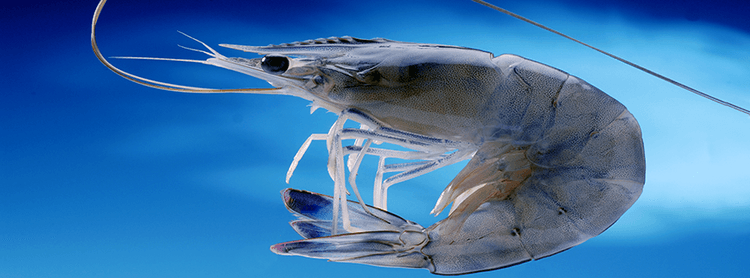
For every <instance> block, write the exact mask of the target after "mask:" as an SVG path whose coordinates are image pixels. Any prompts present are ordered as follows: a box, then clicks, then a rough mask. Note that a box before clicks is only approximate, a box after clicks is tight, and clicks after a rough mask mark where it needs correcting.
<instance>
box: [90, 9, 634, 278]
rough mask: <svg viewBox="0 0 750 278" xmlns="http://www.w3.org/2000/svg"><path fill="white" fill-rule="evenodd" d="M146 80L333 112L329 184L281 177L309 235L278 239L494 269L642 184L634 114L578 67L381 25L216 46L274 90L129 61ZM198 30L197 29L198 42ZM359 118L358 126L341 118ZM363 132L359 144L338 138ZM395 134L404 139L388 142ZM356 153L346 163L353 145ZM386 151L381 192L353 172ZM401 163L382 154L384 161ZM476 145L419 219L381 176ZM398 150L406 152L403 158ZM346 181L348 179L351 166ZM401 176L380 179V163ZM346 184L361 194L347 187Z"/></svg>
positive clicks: (435, 268)
mask: <svg viewBox="0 0 750 278" xmlns="http://www.w3.org/2000/svg"><path fill="white" fill-rule="evenodd" d="M105 2H106V1H105V0H103V1H101V2H100V4H99V6H98V7H97V11H96V13H95V15H94V19H93V23H92V45H93V48H94V52H95V53H96V55H97V57H98V58H99V59H100V61H101V62H102V63H104V64H105V65H106V66H107V67H108V68H110V69H111V70H113V71H114V72H116V73H118V74H120V75H121V76H123V77H125V78H128V79H130V80H132V81H134V82H137V83H139V84H143V85H146V86H151V87H155V88H159V89H165V90H171V91H181V92H198V93H259V94H280V95H293V96H297V97H301V98H304V99H306V100H309V101H311V102H312V106H313V109H316V108H324V109H326V110H328V111H331V112H334V113H337V114H338V115H339V118H338V120H337V121H336V122H335V123H334V124H333V126H332V127H331V128H330V130H329V131H328V133H326V134H313V135H311V136H310V137H309V138H308V140H306V141H305V143H303V145H302V147H301V148H300V150H299V152H298V153H297V155H296V156H295V157H294V161H293V163H292V166H291V167H290V169H289V172H288V175H287V180H288V179H289V177H291V175H292V173H293V170H294V168H295V167H296V165H297V162H298V161H299V159H301V157H302V156H303V154H304V152H305V151H306V150H307V148H308V146H309V145H310V142H311V141H313V140H325V141H326V143H327V148H328V152H329V161H328V165H327V168H328V172H329V175H330V176H331V178H332V179H333V181H334V188H335V189H334V194H333V196H325V195H321V194H317V193H312V192H306V191H301V190H293V189H287V190H284V191H283V192H282V196H283V199H284V202H285V204H286V206H287V208H288V209H289V210H290V211H291V212H292V213H294V214H295V215H297V216H298V217H299V220H296V221H293V222H291V225H292V227H293V228H294V229H295V230H296V231H297V232H298V233H299V234H300V235H301V236H302V237H304V238H305V239H304V240H300V241H292V242H286V243H280V244H276V245H274V246H272V247H271V250H272V251H273V252H276V253H278V254H285V255H301V256H308V257H314V258H326V259H330V260H334V261H342V262H355V263H364V264H372V265H379V266H389V267H409V268H426V269H428V270H429V271H431V272H432V273H435V274H465V273H472V272H477V271H486V270H492V269H497V268H502V267H507V266H512V265H515V264H519V263H523V262H526V261H529V260H533V259H539V258H543V257H546V256H550V255H553V254H556V253H559V252H562V251H564V250H567V249H568V248H570V247H573V246H575V245H578V244H580V243H582V242H584V241H586V240H587V239H589V238H592V237H594V236H596V235H598V234H600V233H601V232H603V231H604V230H606V229H607V228H608V227H609V226H611V225H612V224H613V223H614V222H615V221H616V220H617V219H618V218H619V217H620V216H621V215H622V214H623V213H624V212H625V211H626V210H627V209H628V208H630V206H631V205H632V204H633V203H634V202H635V201H636V200H637V199H638V197H639V196H640V194H641V192H642V189H643V185H644V183H645V159H644V149H643V142H642V139H641V131H640V128H639V126H638V123H637V122H636V120H635V118H634V117H633V115H631V114H630V112H628V110H627V109H626V108H625V106H623V105H622V104H620V103H619V102H618V101H616V100H615V99H613V98H611V97H610V96H608V95H607V94H605V93H603V92H602V91H600V90H598V89H597V88H595V87H594V86H592V85H590V84H588V83H586V82H585V81H583V80H581V79H578V78H576V77H575V76H572V75H569V74H567V73H565V72H563V71H560V70H558V69H555V68H552V67H550V66H547V65H544V64H541V63H538V62H534V61H531V60H528V59H525V58H522V57H519V56H515V55H509V54H504V55H500V56H494V55H493V54H492V53H489V52H485V51H481V50H476V49H470V48H463V47H456V46H445V45H435V44H419V43H406V42H397V41H391V40H387V39H357V38H351V37H331V38H327V39H318V40H310V41H303V42H294V43H289V44H281V45H269V46H262V47H256V46H242V45H221V46H223V47H227V48H231V49H236V50H242V51H245V52H251V53H256V54H261V55H264V56H263V57H261V58H252V59H247V58H229V57H225V56H223V55H221V54H220V53H218V52H217V51H215V50H214V49H212V48H210V47H209V46H208V45H205V44H203V43H201V44H202V45H203V46H204V47H205V48H206V49H207V51H202V50H195V49H193V50H195V51H199V52H203V53H205V54H207V55H209V56H210V57H211V58H209V59H207V60H205V61H199V60H185V59H168V58H140V57H120V58H125V59H151V60H168V61H184V62H195V63H203V64H208V65H213V66H217V67H222V68H226V69H229V70H233V71H237V72H240V73H244V74H247V75H250V76H253V77H256V78H260V79H263V80H265V81H267V82H269V83H270V84H271V85H272V86H273V88H269V89H233V90H219V89H204V88H196V87H189V86H182V85H175V84H169V83H163V82H158V81H153V80H149V79H145V78H141V77H138V76H136V75H132V74H130V73H126V72H124V71H122V70H120V69H118V68H116V67H114V66H113V65H112V64H111V63H109V62H108V61H107V60H106V59H105V58H104V57H103V56H102V55H101V53H100V52H99V49H98V47H97V45H96V41H95V32H94V31H95V26H96V21H97V19H98V17H99V14H100V12H101V9H102V7H103V6H104V3H105ZM196 41H197V40H196ZM349 120H352V121H354V122H357V123H359V124H360V128H344V124H345V123H346V122H347V121H349ZM349 139H354V140H355V141H354V143H353V144H352V145H344V143H343V142H344V140H349ZM383 142H385V143H390V144H394V145H398V146H401V147H404V148H405V149H407V150H393V149H389V148H386V147H379V146H378V144H380V143H383ZM347 155H348V161H347V162H345V161H344V157H345V156H347ZM365 155H373V156H377V157H379V166H378V169H377V175H376V181H375V185H374V189H373V190H374V193H373V196H374V200H373V204H374V205H373V206H369V205H366V204H365V201H364V200H363V199H362V198H361V197H360V194H359V189H358V187H357V185H356V182H355V180H354V177H356V175H357V172H358V171H359V166H360V162H361V160H362V158H363V157H364V156H365ZM394 158H395V159H398V160H399V161H401V162H399V163H390V164H387V163H386V159H394ZM467 159H470V161H469V162H468V164H467V166H466V167H465V168H464V169H463V170H461V172H460V173H459V174H458V175H457V176H456V177H455V178H454V179H453V181H451V182H450V183H449V184H448V186H447V187H446V188H445V190H444V191H443V193H442V195H441V196H440V198H439V199H438V200H437V203H436V205H435V208H434V209H433V211H432V213H434V214H438V213H440V212H441V211H443V210H444V209H445V208H447V207H448V205H451V204H452V207H451V208H450V210H449V213H448V216H447V218H445V219H444V220H442V221H440V222H438V223H436V224H434V225H432V226H430V227H427V228H424V227H422V226H420V225H419V224H417V223H414V222H411V221H408V220H404V219H402V218H400V217H398V216H396V215H395V214H392V213H390V212H388V211H387V190H388V187H390V186H392V185H394V184H396V183H400V182H403V181H406V180H409V179H412V178H415V177H418V176H420V175H422V174H425V173H427V172H430V171H433V170H436V169H439V168H441V167H444V166H447V165H451V164H453V163H456V162H460V161H464V160H467ZM404 161H405V162H404ZM347 169H348V170H349V172H350V173H349V179H348V180H347V179H346V170H347ZM388 172H395V173H396V174H394V175H391V176H389V177H388V178H384V177H385V173H388ZM347 183H348V184H349V188H350V189H351V190H352V191H353V193H354V195H355V196H356V197H357V202H353V201H349V200H347V198H346V193H347V191H348V190H347Z"/></svg>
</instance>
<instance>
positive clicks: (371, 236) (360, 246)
mask: <svg viewBox="0 0 750 278" xmlns="http://www.w3.org/2000/svg"><path fill="white" fill-rule="evenodd" d="M282 199H283V200H284V203H285V205H286V207H287V209H289V211H290V212H292V213H293V214H294V215H296V216H297V217H298V218H299V219H298V220H295V221H292V222H290V224H291V226H292V228H294V230H295V231H296V232H297V233H298V234H299V235H301V236H302V237H304V238H305V239H303V240H297V241H290V242H284V243H279V244H275V245H273V246H271V251H273V252H274V253H276V254H279V255H296V256H304V257H310V258H317V259H328V260H331V261H337V262H351V263H360V264H369V265H376V266H387V267H403V268H427V269H430V268H431V267H432V263H431V262H430V259H429V257H428V256H426V255H424V254H423V253H422V252H421V249H422V247H424V245H426V244H427V243H428V242H429V237H428V236H427V232H426V231H425V229H424V228H423V227H422V226H420V225H419V224H417V223H414V222H412V221H409V220H405V219H403V218H401V217H399V216H397V215H395V214H392V213H390V212H387V211H384V210H380V209H378V208H375V207H372V206H368V210H365V209H363V208H362V206H361V205H360V204H359V203H357V202H352V201H349V202H348V209H349V212H350V213H351V214H350V217H351V225H352V226H353V227H356V228H357V229H358V230H360V231H361V232H354V233H347V234H337V235H331V231H332V228H333V225H332V223H331V220H330V219H331V214H332V208H333V198H332V197H331V196H327V195H322V194H318V193H313V192H308V191H302V190H296V189H285V190H284V191H282ZM368 211H369V212H368ZM342 222H343V221H339V223H337V225H339V227H338V229H339V230H344V228H343V223H342Z"/></svg>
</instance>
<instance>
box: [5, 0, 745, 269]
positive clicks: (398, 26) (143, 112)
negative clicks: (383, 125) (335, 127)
mask: <svg viewBox="0 0 750 278" xmlns="http://www.w3.org/2000/svg"><path fill="white" fill-rule="evenodd" d="M492 2H493V3H495V4H498V5H500V6H503V7H505V8H508V9H511V10H512V11H515V12H517V13H519V14H522V15H525V16H527V17H529V18H532V19H534V20H537V21H539V22H541V23H543V24H547V25H548V26H550V27H553V28H555V29H558V30H560V31H562V32H565V33H567V34H568V35H571V36H573V37H576V38H578V39H581V40H583V41H585V42H588V43H590V44H593V45H595V46H598V47H600V48H603V49H606V50H609V51H611V52H613V53H615V54H617V55H621V56H622V57H625V58H627V59H630V60H631V61H633V62H636V63H639V64H641V65H643V66H646V67H647V68H650V69H652V70H655V71H656V72H659V73H661V74H664V75H667V76H669V77H672V78H674V79H676V80H679V81H682V82H684V83H686V84H688V85H690V86H693V87H695V88H697V89H699V90H703V91H705V92H707V93H710V94H713V95H714V96H717V97H719V98H722V99H725V100H728V101H731V102H734V103H736V104H738V105H740V106H743V107H745V108H749V107H750V89H749V88H750V22H749V21H748V20H749V19H748V14H750V6H748V5H750V4H748V3H747V1H736V2H735V1H708V0H691V1H675V2H669V1H577V0H569V1H534V3H526V2H531V1H500V0H496V1H492ZM601 2H609V3H607V4H604V3H601ZM95 5H96V2H95V1H70V2H62V1H49V2H44V1H12V2H11V3H6V4H5V5H4V6H3V8H2V9H1V10H0V26H2V27H0V50H1V52H2V60H1V61H2V63H1V65H0V92H1V94H2V98H1V99H0V277H264V276H260V275H273V277H302V276H304V277H350V276H351V275H355V276H357V277H395V276H407V275H408V276H409V277H418V276H419V277H427V276H430V275H431V274H429V272H427V271H426V270H409V269H391V268H378V267H372V266H363V265H354V264H344V263H331V262H326V261H323V260H314V259H307V258H301V257H285V256H278V255H275V254H273V253H271V252H270V251H269V250H268V247H269V246H270V245H271V244H274V243H278V242H283V241H289V240H294V239H298V238H299V236H298V235H297V234H295V233H294V231H293V230H292V229H291V228H289V226H288V224H287V222H288V221H289V220H292V216H291V215H290V214H289V213H288V212H287V211H286V209H285V208H284V207H283V205H282V202H281V200H280V198H279V191H280V190H282V189H283V188H285V187H294V188H300V189H306V190H311V191H315V192H321V193H326V194H330V193H331V192H332V182H331V181H330V179H329V178H328V176H327V174H326V171H325V161H326V152H325V145H324V144H323V143H322V142H316V143H314V144H313V145H312V146H311V148H310V150H309V154H308V156H306V157H305V158H304V159H303V160H302V162H301V163H300V166H299V168H298V170H297V172H296V174H295V176H294V177H293V178H292V180H291V184H289V185H287V184H285V183H284V175H285V173H286V170H287V167H288V165H289V163H290V162H291V159H292V157H293V155H294V153H295V152H296V151H297V148H298V147H299V145H300V144H301V143H302V142H303V141H304V139H305V138H306V137H307V136H308V135H309V134H310V133H321V132H326V131H328V128H329V127H330V124H331V123H332V122H333V121H334V120H335V115H334V114H332V113H326V112H324V111H322V110H321V111H318V112H315V113H314V114H312V115H310V114H309V108H308V107H307V103H306V102H305V101H303V100H300V99H295V98H292V97H283V96H265V95H201V94H181V93H173V92H166V91H159V90H155V89H150V88H145V87H142V86H140V85H137V84H134V83H132V82H129V81H127V80H125V79H122V78H120V77H119V76H117V75H115V74H113V73H111V72H110V71H109V70H107V69H106V68H105V67H104V66H102V65H101V64H100V63H99V62H98V61H97V60H96V58H95V57H94V55H93V53H92V51H91V47H90V44H89V30H90V27H89V26H90V23H91V16H92V14H93V11H94V8H95ZM99 22H100V25H99V28H98V35H99V45H100V47H101V49H102V51H103V53H104V55H105V56H118V55H122V56H151V57H174V58H193V59H203V58H204V56H202V55H201V54H199V53H194V52H190V51H185V50H182V49H180V48H178V47H177V46H176V45H177V44H181V45H187V46H192V47H199V46H198V45H196V44H195V43H194V42H192V41H190V40H189V39H187V38H185V37H183V36H181V35H179V34H178V33H177V32H176V31H177V30H180V31H183V32H186V33H188V34H190V35H192V36H194V37H196V38H198V39H201V40H203V41H204V42H206V43H208V44H209V45H212V46H216V45H217V44H219V43H233V44H245V45H267V44H271V43H284V42H292V41H297V40H305V39H314V38H319V37H329V36H343V35H350V36H356V37H362V38H371V37H385V38H389V39H393V40H401V41H411V42H425V43H439V44H450V45H460V46H466V47H472V48H478V49H484V50H488V51H491V52H494V53H496V54H501V53H514V54H518V55H521V56H525V57H527V58H530V59H533V60H537V61H541V62H544V63H546V64H549V65H551V66H554V67H557V68H560V69H563V70H565V71H567V72H569V73H571V74H574V75H577V76H579V77H581V78H583V79H584V80H586V81H588V82H589V83H592V84H594V85H595V86H597V87H599V88H600V89H602V90H603V91H605V92H607V93H608V94H610V95H612V96H613V97H615V98H617V99H618V100H619V101H620V102H622V103H624V104H625V105H626V106H627V107H628V108H629V110H630V111H631V112H632V113H633V114H634V115H635V116H636V118H637V119H638V120H639V122H640V124H641V127H642V129H643V135H644V142H645V147H646V156H647V157H646V158H647V166H648V168H647V169H648V173H647V183H646V186H645V189H644V192H643V195H642V196H641V198H640V200H639V201H638V202H636V203H635V205H634V206H633V208H632V209H631V210H629V211H628V212H627V213H626V214H625V215H624V216H623V217H622V218H621V219H620V221H618V222H617V223H616V224H615V225H614V226H613V227H611V228H610V229H609V230H608V231H606V232H605V233H603V234H602V235H601V236H598V237H596V238H594V239H592V240H589V241H588V242H586V243H584V244H582V245H580V246H578V247H575V248H572V249H571V250H568V251H566V252H563V253H561V254H558V255H555V256H552V257H549V258H545V259H543V260H540V261H535V262H530V263H526V264H522V265H519V266H514V267H511V268H507V269H503V270H497V271H492V272H485V273H479V274H474V275H472V276H474V277H490V276H492V277H500V276H502V277H522V276H526V277H541V276H555V277H637V276H647V277H663V276H673V277H690V276H693V277H706V276H717V277H731V276H734V277H740V276H744V275H746V274H747V272H748V270H750V266H748V259H750V257H749V256H747V255H746V252H747V250H749V249H750V186H748V185H749V184H750V170H749V167H748V166H750V162H748V158H750V144H749V143H750V139H749V138H750V118H748V116H747V115H743V114H741V113H738V112H735V111H732V110H730V109H728V108H725V107H721V106H719V105H717V104H714V103H711V102H709V101H707V100H705V99H702V98H699V97H697V96H694V95H692V94H690V93H688V92H686V91H684V90H681V89H679V88H677V87H675V86H673V85H670V84H667V83H666V82H663V81H661V80H658V79H656V78H654V77H651V76H648V75H646V74H644V73H642V72H639V71H637V70H635V69H633V68H630V67H628V66H625V65H623V64H621V63H619V62H617V61H614V60H612V59H610V58H608V57H605V56H603V55H600V54H598V53H595V52H593V51H591V50H589V49H586V48H584V47H582V46H579V45H576V44H574V43H572V42H569V41H566V40H564V39H562V38H560V37H557V36H555V35H552V34H550V33H548V32H546V31H543V30H540V29H538V28H536V27H533V26H530V25H528V24H525V23H523V22H520V21H518V20H516V19H513V18H510V17H508V16H505V15H502V14H500V13H497V12H495V11H492V10H489V9H488V8H485V7H482V6H480V5H477V4H475V3H472V2H470V1H383V0H380V1H300V2H295V1H262V2H256V1H230V0H227V1H220V0H213V1H210V0H204V1H159V2H157V1H112V2H111V3H108V4H107V7H105V9H104V11H103V13H102V17H101V19H100V21H99ZM219 50H220V51H221V52H223V53H224V54H225V55H227V56H243V55H244V56H247V55H246V54H244V53H241V52H237V51H233V50H228V49H219ZM113 63H114V64H115V65H117V66H118V67H121V68H122V69H124V70H127V71H130V72H132V73H135V74H138V75H141V76H145V77H149V78H153V79H156V80H161V81H168V82H176V83H180V84H187V85H195V86H210V87H222V88H241V87H268V85H267V84H264V82H262V81H257V80H253V79H252V78H249V77H245V76H242V75H240V74H236V73H232V72H226V71H224V70H221V69H214V68H209V67H207V66H201V65H191V64H180V63H174V62H154V61H125V60H113ZM366 162H367V163H368V164H367V165H365V166H363V169H372V168H371V166H372V163H373V161H372V160H368V161H366ZM368 165H369V166H368ZM368 167H370V168H368ZM460 167H461V165H456V166H452V167H448V168H445V169H441V170H440V171H436V172H433V173H430V174H428V175H426V176H423V177H420V178H418V179H414V180H412V181H409V182H408V183H407V184H401V185H398V186H396V187H394V188H393V189H391V190H390V192H389V193H390V194H389V209H390V210H391V211H393V212H395V213H397V214H399V215H401V216H403V217H405V218H407V219H410V220H414V221H417V222H419V223H420V224H422V225H424V226H428V225H430V224H432V223H434V222H435V221H437V220H438V219H440V218H434V217H432V216H429V215H428V212H429V210H430V209H431V208H432V206H433V205H434V202H435V201H436V200H437V197H438V196H439V194H440V192H441V190H442V189H443V188H444V186H445V185H446V184H447V183H448V181H450V179H451V178H452V177H453V176H454V175H455V174H456V173H457V172H458V171H459V170H460ZM370 172H372V171H366V170H363V171H362V175H361V177H360V178H359V181H360V182H359V183H360V186H361V188H370V187H369V183H370V182H369V181H368V179H369V178H372V173H370ZM363 190H364V191H367V190H366V189H363ZM370 195H371V194H370ZM369 198H370V197H366V199H369Z"/></svg>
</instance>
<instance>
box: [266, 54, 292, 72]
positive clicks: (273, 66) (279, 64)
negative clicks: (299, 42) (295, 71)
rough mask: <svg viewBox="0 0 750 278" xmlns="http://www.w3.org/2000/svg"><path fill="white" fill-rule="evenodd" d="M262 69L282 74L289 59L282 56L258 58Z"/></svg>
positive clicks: (286, 67) (287, 67)
mask: <svg viewBox="0 0 750 278" xmlns="http://www.w3.org/2000/svg"><path fill="white" fill-rule="evenodd" d="M260 67H261V68H263V71H265V72H267V73H272V74H282V73H284V72H285V71H286V70H287V69H289V59H287V58H286V57H284V56H264V57H263V59H261V60H260Z"/></svg>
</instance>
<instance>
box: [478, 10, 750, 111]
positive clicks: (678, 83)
mask: <svg viewBox="0 0 750 278" xmlns="http://www.w3.org/2000/svg"><path fill="white" fill-rule="evenodd" d="M472 1H474V2H477V3H479V4H482V5H484V6H487V7H489V8H492V9H494V10H496V11H499V12H501V13H504V14H507V15H509V16H512V17H515V18H517V19H520V20H523V21H525V22H527V23H530V24H532V25H534V26H536V27H539V28H542V29H544V30H547V31H550V32H552V33H555V34H558V35H560V36H562V37H564V38H566V39H569V40H571V41H574V42H577V43H580V44H582V45H584V46H586V47H588V48H591V49H593V50H596V51H598V52H599V53H602V54H604V55H607V56H609V57H612V58H614V59H615V60H618V61H620V62H623V63H625V64H628V65H630V66H631V67H634V68H637V69H639V70H641V71H644V72H646V73H648V74H650V75H653V76H656V77H658V78H660V79H662V80H664V81H667V82H669V83H672V84H674V85H675V86H677V87H680V88H683V89H685V90H688V91H690V92H691V93H694V94H696V95H699V96H702V97H704V98H707V99H708V100H710V101H713V102H716V103H718V104H721V105H724V106H727V107H729V108H732V109H734V110H737V111H740V112H742V113H745V114H747V115H750V110H747V109H745V108H742V107H739V106H737V105H734V104H732V103H730V102H726V101H723V100H721V99H718V98H716V97H713V96H711V95H709V94H706V93H704V92H701V91H698V90H696V89H693V88H691V87H689V86H687V85H685V84H682V83H680V82H677V81H674V80H672V79H671V78H669V77H666V76H663V75H661V74H658V73H656V72H653V71H651V70H649V69H647V68H644V67H641V66H639V65H637V64H635V63H633V62H630V61H628V60H625V59H623V58H620V57H617V56H615V55H614V54H611V53H609V52H607V51H604V50H601V49H599V48H596V47H593V46H591V45H588V44H586V43H584V42H582V41H579V40H577V39H574V38H572V37H570V36H568V35H565V34H563V33H560V32H558V31H555V30H554V29H552V28H549V27H547V26H544V25H542V24H540V23H537V22H535V21H533V20H531V19H528V18H525V17H523V16H520V15H518V14H515V13H513V12H511V11H509V10H506V9H503V8H500V7H498V6H495V5H492V4H490V3H487V2H485V1H482V0H472Z"/></svg>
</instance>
